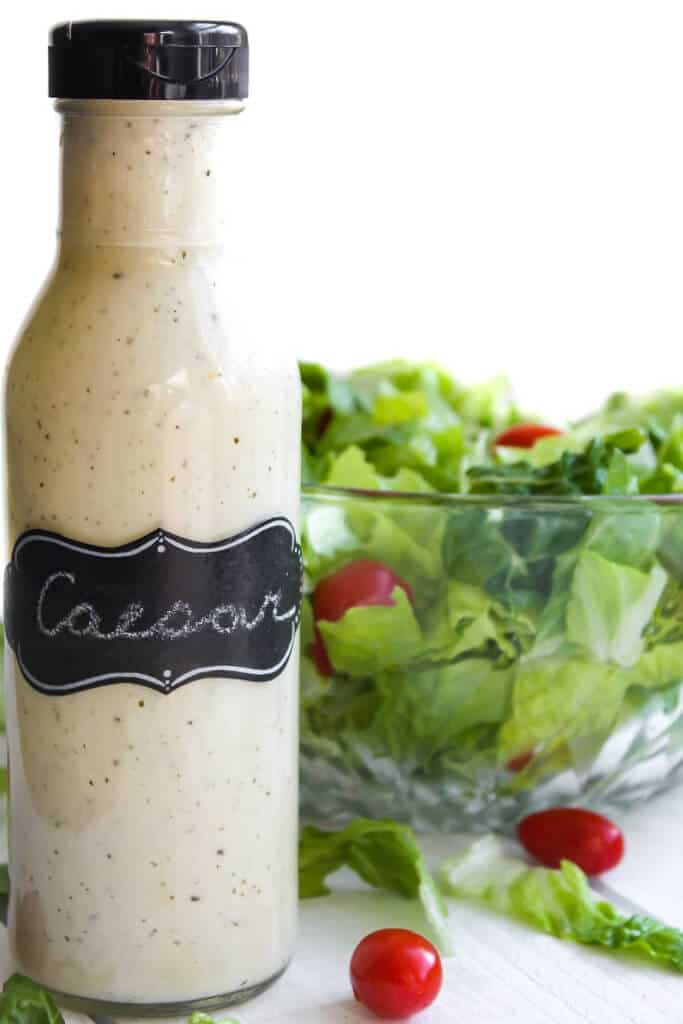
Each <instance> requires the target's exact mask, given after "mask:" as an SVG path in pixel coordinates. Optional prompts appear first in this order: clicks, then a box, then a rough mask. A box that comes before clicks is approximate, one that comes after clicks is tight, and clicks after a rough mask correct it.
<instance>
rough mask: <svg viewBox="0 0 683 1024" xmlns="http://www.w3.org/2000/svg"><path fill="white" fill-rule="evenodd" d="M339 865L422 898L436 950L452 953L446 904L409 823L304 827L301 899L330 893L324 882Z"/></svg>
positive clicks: (370, 882)
mask: <svg viewBox="0 0 683 1024" xmlns="http://www.w3.org/2000/svg"><path fill="white" fill-rule="evenodd" d="M341 867H349V868H351V870H352V871H355V872H356V874H358V875H360V877H361V878H362V879H363V881H365V882H367V883H368V885H372V886H375V887H376V888H379V889H388V890H389V892H395V893H398V894H399V895H401V896H405V897H407V898H409V899H418V900H420V902H421V904H422V906H423V908H424V912H425V916H426V918H427V921H428V924H429V927H430V930H431V932H432V935H433V937H434V939H435V941H436V942H437V943H438V945H439V948H440V949H441V950H442V952H444V953H450V952H451V938H450V933H449V930H448V925H447V921H446V918H447V915H448V910H447V907H446V904H445V902H444V899H443V896H442V895H441V893H440V892H439V890H438V889H437V887H436V883H435V882H434V879H433V878H432V875H431V874H430V872H429V870H428V868H427V865H426V864H425V860H424V857H423V855H422V851H421V850H420V847H419V846H418V844H417V841H416V839H415V835H414V834H413V831H412V829H410V828H409V827H408V826H407V825H398V824H397V823H396V822H394V821H371V820H369V819H367V818H357V819H356V820H355V821H352V822H351V824H350V825H348V826H347V827H346V828H345V829H342V830H341V831H338V832H326V831H324V830H322V829H318V828H312V827H311V826H309V827H307V828H304V829H303V830H302V832H301V838H300V841H299V895H300V897H301V898H302V899H308V898H311V897H315V896H324V895H326V894H327V893H329V891H330V890H329V888H328V887H327V885H326V884H325V880H326V878H327V877H328V875H331V874H333V873H334V872H335V871H338V870H339V868H341Z"/></svg>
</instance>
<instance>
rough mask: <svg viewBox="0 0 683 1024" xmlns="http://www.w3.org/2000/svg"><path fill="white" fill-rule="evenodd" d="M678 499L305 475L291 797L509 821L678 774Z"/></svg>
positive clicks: (681, 667)
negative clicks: (437, 490)
mask: <svg viewBox="0 0 683 1024" xmlns="http://www.w3.org/2000/svg"><path fill="white" fill-rule="evenodd" d="M682 499H683V496H673V497H666V498H662V497H657V498H651V499H650V498H643V497H623V498H622V497H617V498H613V497H609V498H608V497H585V498H581V497H579V498H573V497H572V498H565V497H562V498H523V497H513V498H505V497H503V498H501V497H489V496H450V495H441V494H399V493H396V492H390V493H387V492H380V491H367V492H363V491H351V490H340V489H333V488H325V487H307V488H304V494H303V530H302V535H303V547H304V558H305V565H306V593H305V598H304V614H303V618H302V621H303V649H302V692H301V799H302V814H303V816H304V817H305V818H307V819H309V820H314V821H318V822H324V823H328V824H340V823H342V822H344V821H346V820H348V819H349V818H351V817H354V816H356V815H368V816H375V817H391V818H395V819H398V820H401V821H406V822H409V823H410V824H412V825H413V826H414V827H415V828H418V829H426V830H428V829H443V830H458V829H463V830H465V829H466V830H485V829H494V828H495V829H502V830H506V829H509V828H511V827H512V826H514V824H515V823H516V822H517V821H518V820H519V819H520V818H521V817H522V816H523V815H525V814H527V813H529V812H530V811H532V810H537V809H540V808H543V807H547V806H552V805H557V804H569V803H581V804H583V805H587V806H592V807H595V808H602V809H607V810H610V809H612V810H614V809H617V808H619V807H623V806H630V805H632V804H633V803H635V802H636V801H638V800H644V799H646V798H648V797H650V796H651V795H652V794H653V793H655V792H657V791H658V790H660V789H663V788H664V787H667V786H669V785H672V784H673V783H674V782H676V781H678V779H679V777H681V776H682V775H683V767H682V766H683V699H682V693H683V500H682ZM359 561H360V562H371V563H373V564H374V565H370V566H368V565H365V566H361V567H360V569H358V568H357V569H356V571H355V574H354V575H355V582H352V583H351V584H349V581H348V575H347V574H344V573H342V576H341V577H337V579H336V582H333V583H332V584H330V583H329V582H328V584H326V588H325V589H326V590H327V601H326V604H327V609H325V608H324V609H323V611H324V612H325V615H326V616H327V619H326V618H324V617H323V616H321V615H320V611H319V610H318V611H319V614H318V618H317V619H316V617H315V611H314V607H315V604H316V601H315V593H316V587H317V586H318V585H319V583H320V581H321V580H323V579H327V580H329V579H330V577H334V576H335V574H336V573H338V572H339V570H341V569H343V568H344V567H346V566H348V565H350V564H352V563H357V562H359ZM377 565H379V566H384V567H388V568H390V569H391V570H392V572H393V573H394V574H395V576H396V578H397V580H398V582H397V581H396V580H393V584H394V588H393V590H392V592H391V596H389V597H387V594H386V578H387V577H386V573H385V574H384V576H382V575H381V573H382V570H379V572H380V583H381V581H382V579H383V580H384V584H385V591H384V593H383V596H382V594H381V593H380V595H379V597H378V598H377V599H378V600H381V601H383V602H384V603H383V604H379V605H375V606H372V607H369V606H364V607H360V608H358V607H356V608H351V609H350V610H347V611H346V612H345V613H344V614H342V615H341V617H338V616H339V615H340V614H341V613H340V611H339V609H340V608H343V606H344V603H345V602H346V603H347V604H348V603H353V599H354V597H355V598H356V599H357V597H358V592H359V583H358V579H360V580H361V584H362V585H361V586H360V589H361V590H363V591H364V593H365V598H364V600H368V594H370V595H371V596H372V593H373V586H374V587H375V588H377V586H378V584H377V581H376V579H375V577H374V576H373V574H375V573H377V572H378V570H377V569H376V566H377ZM340 580H341V582H340ZM354 588H355V592H354ZM379 590H380V591H381V587H380V588H379ZM320 593H321V592H320V591H318V594H319V595H320ZM378 593H379V591H378ZM330 594H332V605H335V603H336V605H337V610H336V611H333V612H330V611H329V605H330ZM388 602H392V603H388ZM323 603H325V602H323ZM332 617H336V619H337V620H336V621H330V619H331V618H332ZM321 648H322V650H323V654H322V655H321ZM326 662H327V664H326Z"/></svg>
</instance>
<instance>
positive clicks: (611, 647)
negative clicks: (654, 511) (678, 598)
mask: <svg viewBox="0 0 683 1024" xmlns="http://www.w3.org/2000/svg"><path fill="white" fill-rule="evenodd" d="M666 580H667V575H666V572H665V571H664V570H663V569H662V568H661V566H659V565H655V566H654V567H653V568H652V569H651V570H650V572H649V573H644V572H640V570H638V569H633V568H632V567H631V566H628V565H620V564H619V563H617V562H610V561H608V560H607V559H606V558H603V556H602V555H599V554H598V553H597V552H596V551H590V550H586V551H584V552H583V553H582V554H581V556H580V557H579V560H578V564H577V566H576V569H575V571H574V575H573V578H572V584H571V596H570V598H569V604H568V606H567V639H568V640H569V642H570V643H573V644H576V645H577V646H582V647H584V648H585V649H586V650H587V651H590V652H591V653H592V654H593V655H594V656H595V657H596V658H598V660H599V661H607V662H613V663H615V664H617V665H622V666H624V667H626V668H628V667H629V666H631V665H634V664H635V663H636V661H637V660H638V658H639V657H640V655H641V654H642V652H643V649H644V647H645V638H644V636H643V633H644V630H645V627H646V626H647V624H648V622H650V620H651V618H652V616H653V614H654V611H655V608H656V607H657V602H658V601H659V598H660V596H661V594H662V591H663V590H664V587H665V585H666Z"/></svg>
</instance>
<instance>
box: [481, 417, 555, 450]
mask: <svg viewBox="0 0 683 1024" xmlns="http://www.w3.org/2000/svg"><path fill="white" fill-rule="evenodd" d="M562 433H563V431H561V430H558V429H557V427H547V426H545V424H543V423H517V424H516V425H515V426H514V427H508V429H507V430H504V431H503V432H502V433H501V434H499V435H498V437H497V438H496V440H495V441H494V444H495V445H496V446H497V447H500V448H533V446H534V445H535V444H536V442H537V441H538V440H539V439H540V438H541V437H557V436H558V435H560V434H562Z"/></svg>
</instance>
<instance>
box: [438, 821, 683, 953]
mask: <svg viewBox="0 0 683 1024" xmlns="http://www.w3.org/2000/svg"><path fill="white" fill-rule="evenodd" d="M439 881H440V883H441V886H442V888H443V890H444V892H445V893H446V894H447V895H449V896H452V897H454V898H456V899H470V900H475V901H479V902H482V903H485V904H487V905H488V906H490V907H491V908H492V909H494V910H496V911H498V912H499V913H503V914H507V915H509V916H511V917H515V918H517V919H519V920H521V921H524V922H526V923H527V924H529V925H531V926H532V927H534V928H537V929H538V930H539V931H542V932H546V933H547V934H548V935H554V936H555V937H556V938H560V939H571V940H573V941H574V942H579V943H582V944H584V945H589V946H601V947H603V948H605V949H609V950H613V951H624V952H628V953H631V954H638V955H640V956H641V957H646V958H649V959H652V960H655V961H656V962H657V963H659V964H661V965H662V966H665V967H672V968H674V969H675V970H677V971H683V932H681V931H679V930H678V929H677V928H669V927H667V926H666V925H664V924H661V923H660V922H659V921H656V920H655V919H654V918H651V917H645V916H641V915H632V916H627V915H625V914H621V913H620V912H619V911H618V910H617V909H616V908H615V907H613V906H612V905H611V904H610V903H607V902H605V901H604V900H596V899H595V896H594V894H593V892H592V891H591V888H590V885H589V884H588V879H587V878H586V876H585V875H584V873H583V872H582V871H581V869H580V868H578V867H577V866H576V865H575V864H572V863H570V862H569V861H563V862H562V865H561V867H560V868H557V869H550V868H540V867H530V866H529V864H527V863H526V862H525V861H523V860H520V859H518V858H515V857H509V856H506V855H505V851H504V847H503V844H502V843H501V841H500V840H499V839H497V838H496V837H495V836H485V837H483V838H482V839H480V840H478V841H477V842H476V843H474V845H473V846H471V847H470V848H469V849H468V850H466V851H465V852H464V853H463V854H460V855H459V856H456V857H451V858H449V859H448V860H446V861H444V863H443V864H442V865H441V867H440V868H439Z"/></svg>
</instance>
